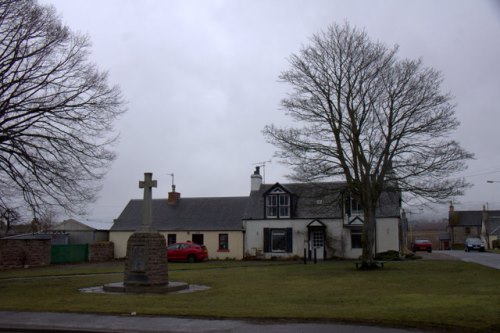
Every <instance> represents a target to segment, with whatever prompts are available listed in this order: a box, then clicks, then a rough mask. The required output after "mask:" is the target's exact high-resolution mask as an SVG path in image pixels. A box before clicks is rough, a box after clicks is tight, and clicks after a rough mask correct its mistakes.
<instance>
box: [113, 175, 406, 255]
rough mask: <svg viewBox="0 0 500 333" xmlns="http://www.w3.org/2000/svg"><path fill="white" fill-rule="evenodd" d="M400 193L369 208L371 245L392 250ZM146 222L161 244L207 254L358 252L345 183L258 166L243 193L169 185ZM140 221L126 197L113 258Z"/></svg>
mask: <svg viewBox="0 0 500 333" xmlns="http://www.w3.org/2000/svg"><path fill="white" fill-rule="evenodd" d="M400 199H401V194H400V192H390V193H389V192H387V193H384V194H383V195H382V198H381V200H380V204H379V207H378V209H377V227H376V233H377V236H376V251H377V252H383V251H387V250H396V251H399V248H400V231H399V228H400V220H401V219H400ZM152 219H153V221H152V223H153V228H154V229H156V230H158V231H159V232H160V233H161V234H163V235H164V236H165V238H166V239H167V243H168V244H171V243H174V242H184V241H188V240H189V241H192V242H194V243H200V244H204V245H205V246H207V249H208V252H209V259H228V258H231V259H243V258H245V257H258V258H267V259H269V258H272V257H283V258H293V257H303V256H304V249H305V250H306V255H307V256H312V255H313V253H314V250H316V256H317V258H318V259H322V258H334V257H341V258H357V257H359V256H360V255H361V230H362V227H363V213H362V210H361V207H359V205H357V203H356V202H355V201H354V200H351V199H350V198H349V196H348V194H347V193H346V192H345V183H342V182H335V183H299V184H279V183H276V184H274V185H270V184H262V176H261V175H260V173H259V168H258V167H257V168H256V171H255V172H254V174H253V175H251V191H250V195H249V196H244V197H208V198H181V197H180V194H179V193H178V192H175V188H173V189H172V192H170V193H169V194H168V198H165V199H153V201H152ZM141 220H142V200H131V201H130V202H129V203H128V204H127V206H126V207H125V209H124V210H123V212H122V213H121V214H120V216H119V217H118V219H116V220H115V223H114V225H113V227H112V228H111V230H110V241H112V242H113V243H114V244H115V249H114V250H115V257H117V258H120V257H124V256H125V255H126V248H127V240H128V238H129V237H130V235H132V233H133V232H134V231H136V230H137V229H138V228H139V227H140V225H141Z"/></svg>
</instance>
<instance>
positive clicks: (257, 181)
mask: <svg viewBox="0 0 500 333" xmlns="http://www.w3.org/2000/svg"><path fill="white" fill-rule="evenodd" d="M260 185H262V176H261V175H260V166H256V167H255V171H254V173H253V175H251V176H250V191H252V192H253V191H258V190H259V188H260Z"/></svg>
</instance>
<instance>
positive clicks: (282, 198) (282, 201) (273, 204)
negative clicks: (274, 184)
mask: <svg viewBox="0 0 500 333" xmlns="http://www.w3.org/2000/svg"><path fill="white" fill-rule="evenodd" d="M266 217H267V218H286V217H290V194H288V193H286V192H285V191H283V190H282V189H281V188H275V189H274V190H272V191H271V192H269V193H268V194H267V195H266Z"/></svg>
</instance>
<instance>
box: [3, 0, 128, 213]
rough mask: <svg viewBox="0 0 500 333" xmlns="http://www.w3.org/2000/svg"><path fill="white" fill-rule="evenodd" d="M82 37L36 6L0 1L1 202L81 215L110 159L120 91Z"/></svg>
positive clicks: (27, 0) (13, 0)
mask: <svg viewBox="0 0 500 333" xmlns="http://www.w3.org/2000/svg"><path fill="white" fill-rule="evenodd" d="M89 49H90V42H89V39H88V38H87V36H84V35H81V34H78V33H74V32H72V31H70V29H69V28H68V27H67V26H65V25H63V24H62V23H61V19H60V18H59V17H58V16H57V14H56V12H55V10H54V8H53V7H50V6H42V5H40V4H38V3H37V2H36V1H35V0H1V1H0V78H1V81H0V199H1V200H0V202H1V203H2V205H3V206H5V207H9V206H18V205H19V204H20V203H24V204H25V207H26V206H27V207H29V208H30V209H31V210H32V211H33V212H34V213H35V214H37V213H38V212H40V211H41V210H45V209H47V208H48V209H58V208H64V209H65V210H67V211H70V212H81V211H82V209H84V207H85V205H86V204H87V203H89V202H91V201H92V200H94V199H95V197H96V194H97V191H98V190H99V180H101V179H102V177H103V176H104V174H105V172H106V170H107V168H108V167H109V165H110V162H111V161H112V160H113V159H114V157H115V155H114V153H113V151H112V148H113V147H112V144H113V142H114V141H115V140H116V137H115V135H114V134H113V131H112V125H113V123H114V121H115V119H116V118H117V117H118V116H119V115H120V114H121V113H122V112H124V103H123V100H122V97H121V93H120V90H119V88H117V87H110V86H109V85H108V83H107V74H106V73H105V72H101V71H99V70H98V69H97V67H96V66H95V65H94V64H93V63H92V62H91V61H90V60H89V52H90V50H89Z"/></svg>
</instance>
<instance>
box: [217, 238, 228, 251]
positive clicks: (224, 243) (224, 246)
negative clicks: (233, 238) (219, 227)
mask: <svg viewBox="0 0 500 333" xmlns="http://www.w3.org/2000/svg"><path fill="white" fill-rule="evenodd" d="M219 250H221V251H227V250H229V235H228V234H219Z"/></svg>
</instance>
